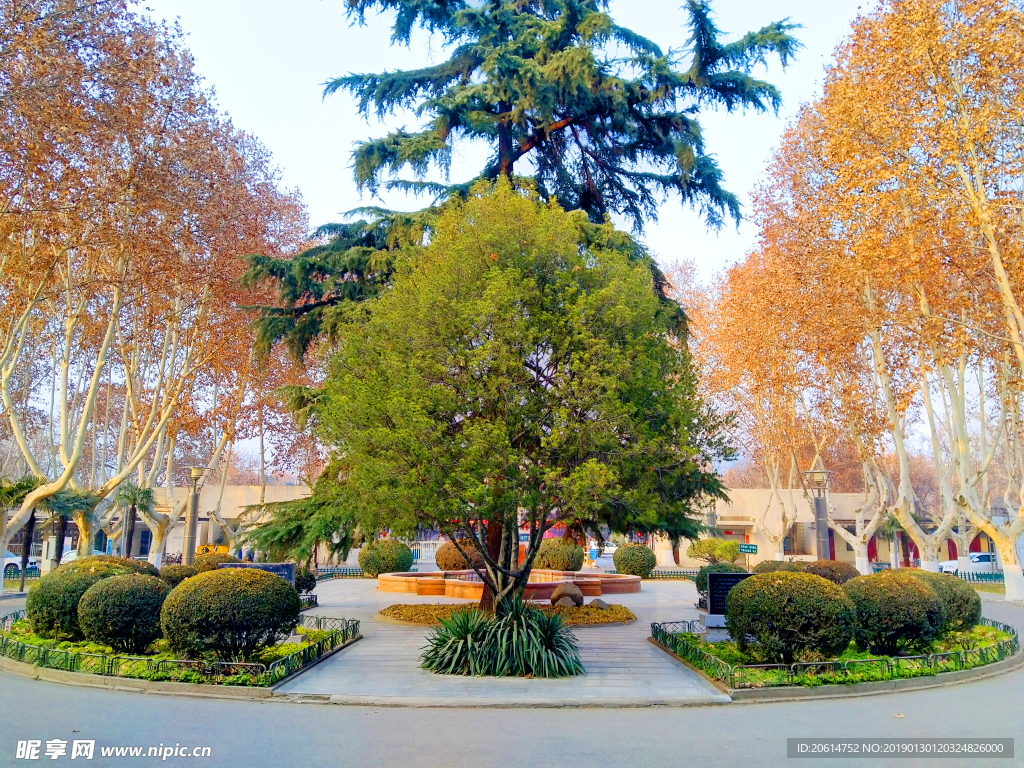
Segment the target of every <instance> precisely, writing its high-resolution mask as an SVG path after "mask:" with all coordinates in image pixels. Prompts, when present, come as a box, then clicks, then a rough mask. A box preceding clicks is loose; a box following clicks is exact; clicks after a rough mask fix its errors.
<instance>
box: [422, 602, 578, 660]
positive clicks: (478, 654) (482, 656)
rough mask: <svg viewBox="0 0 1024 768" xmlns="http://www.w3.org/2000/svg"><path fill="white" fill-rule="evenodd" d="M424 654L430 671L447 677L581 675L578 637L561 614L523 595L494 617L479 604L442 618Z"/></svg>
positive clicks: (504, 604)
mask: <svg viewBox="0 0 1024 768" xmlns="http://www.w3.org/2000/svg"><path fill="white" fill-rule="evenodd" d="M440 622H441V626H439V627H437V628H436V629H434V631H433V632H432V633H431V634H430V635H429V636H428V637H427V646H426V648H425V649H424V651H423V655H422V656H421V657H420V660H421V662H422V666H423V668H424V669H427V670H430V671H431V672H437V673H440V674H446V675H491V676H497V677H527V676H530V677H569V676H571V675H578V674H581V673H582V672H583V671H584V670H583V662H582V661H580V655H579V649H578V647H577V645H576V638H575V636H574V635H573V634H572V632H571V630H570V629H569V628H568V627H567V626H566V625H565V622H564V620H563V619H562V617H561V616H560V615H559V614H558V613H553V612H552V613H546V612H544V611H541V610H538V609H536V608H534V607H532V606H530V605H529V604H528V603H525V602H523V601H522V600H520V599H511V600H506V601H504V602H503V603H501V604H499V608H498V611H497V613H496V614H495V615H494V616H487V615H485V614H483V613H480V612H479V611H477V610H476V609H474V608H470V609H469V610H466V611H456V612H454V613H453V614H452V615H451V616H450V617H449V618H442V619H440Z"/></svg>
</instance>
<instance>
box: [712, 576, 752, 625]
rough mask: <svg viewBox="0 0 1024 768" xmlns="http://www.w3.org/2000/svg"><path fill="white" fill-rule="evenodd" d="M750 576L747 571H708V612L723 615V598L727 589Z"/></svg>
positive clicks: (726, 593)
mask: <svg viewBox="0 0 1024 768" xmlns="http://www.w3.org/2000/svg"><path fill="white" fill-rule="evenodd" d="M748 576H750V574H749V573H709V574H708V613H712V614H715V615H716V616H724V615H725V598H726V596H728V594H729V590H730V589H732V588H733V587H735V586H736V585H737V584H739V583H740V582H741V581H743V580H744V579H745V578H747V577H748Z"/></svg>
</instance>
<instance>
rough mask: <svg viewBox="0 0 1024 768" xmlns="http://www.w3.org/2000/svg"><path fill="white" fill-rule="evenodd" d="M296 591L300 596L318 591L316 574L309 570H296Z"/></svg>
mask: <svg viewBox="0 0 1024 768" xmlns="http://www.w3.org/2000/svg"><path fill="white" fill-rule="evenodd" d="M295 589H297V590H298V591H299V593H300V594H308V593H310V592H312V591H313V590H314V589H316V574H315V573H313V572H312V571H311V570H309V568H296V569H295Z"/></svg>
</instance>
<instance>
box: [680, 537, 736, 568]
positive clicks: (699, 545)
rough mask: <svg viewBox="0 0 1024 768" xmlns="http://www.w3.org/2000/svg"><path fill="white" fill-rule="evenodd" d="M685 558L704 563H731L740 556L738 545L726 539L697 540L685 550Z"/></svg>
mask: <svg viewBox="0 0 1024 768" xmlns="http://www.w3.org/2000/svg"><path fill="white" fill-rule="evenodd" d="M686 556H687V557H692V558H693V559H694V560H703V561H705V562H706V563H732V562H735V561H736V560H737V559H738V558H739V556H740V543H739V542H738V541H729V540H726V539H698V540H697V541H695V542H693V543H692V544H690V546H689V547H687V548H686Z"/></svg>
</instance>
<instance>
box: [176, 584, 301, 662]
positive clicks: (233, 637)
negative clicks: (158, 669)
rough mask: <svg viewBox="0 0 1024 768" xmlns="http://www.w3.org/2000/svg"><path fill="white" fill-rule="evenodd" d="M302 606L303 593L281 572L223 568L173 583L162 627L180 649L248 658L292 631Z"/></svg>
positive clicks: (226, 657) (188, 652)
mask: <svg viewBox="0 0 1024 768" xmlns="http://www.w3.org/2000/svg"><path fill="white" fill-rule="evenodd" d="M299 607H300V605H299V593H298V592H296V591H295V588H294V587H292V585H291V584H289V583H288V582H287V581H285V580H284V579H282V578H281V577H280V576H277V575H275V574H273V573H268V572H267V571H261V570H259V569H256V568H221V569H218V570H215V571H207V572H205V573H200V574H199V575H197V576H193V577H192V578H190V579H185V581H183V582H181V584H179V585H178V586H177V587H175V588H174V589H173V590H172V591H171V594H170V595H168V596H167V600H166V601H164V606H163V610H162V611H161V613H160V626H161V628H162V629H163V633H164V637H166V638H167V641H168V643H169V644H170V646H171V650H172V651H173V652H174V653H176V654H180V655H184V656H187V657H188V658H195V657H198V656H201V655H204V654H206V653H212V654H214V655H215V656H217V657H218V658H220V659H221V660H223V661H245V660H247V659H249V658H250V657H251V656H253V655H254V654H256V653H257V652H259V651H260V650H262V649H263V648H266V647H267V646H269V645H273V644H274V643H276V642H277V641H278V640H279V639H282V638H284V637H286V636H287V635H288V634H290V633H291V631H292V630H293V629H294V628H295V625H296V624H297V623H298V621H299Z"/></svg>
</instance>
